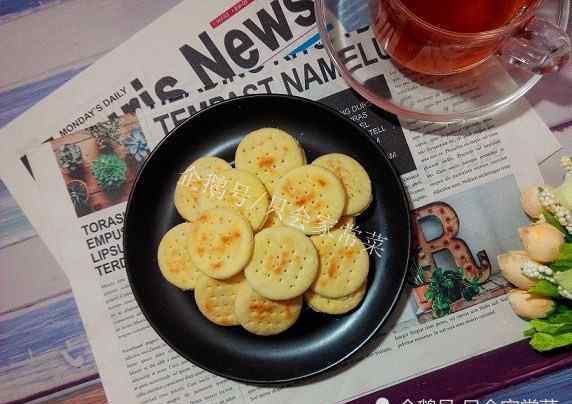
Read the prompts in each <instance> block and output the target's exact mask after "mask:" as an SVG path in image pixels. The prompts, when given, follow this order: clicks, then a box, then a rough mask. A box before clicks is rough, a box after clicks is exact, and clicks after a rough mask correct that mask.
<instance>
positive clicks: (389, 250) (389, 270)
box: [124, 95, 411, 383]
mask: <svg viewBox="0 0 572 404" xmlns="http://www.w3.org/2000/svg"><path fill="white" fill-rule="evenodd" d="M261 127H277V128H280V129H284V130H286V131H287V132H288V133H290V134H292V135H293V136H295V137H296V138H297V139H298V140H299V141H300V143H301V144H302V146H303V147H304V149H305V150H306V153H307V156H308V161H309V162H311V161H312V160H313V159H315V158H316V157H318V156H320V155H323V154H326V153H332V152H340V153H345V154H348V155H350V156H352V157H354V158H355V159H356V160H357V161H359V162H360V163H361V164H362V165H363V166H364V167H365V168H366V170H367V172H368V173H369V175H370V177H371V179H372V182H373V184H374V186H373V190H374V199H373V203H372V204H371V206H370V207H369V208H368V209H367V211H366V212H365V213H364V214H362V215H361V216H359V218H358V220H357V224H358V226H359V229H360V230H361V231H362V234H361V238H362V240H364V242H365V241H367V240H366V239H365V237H364V236H365V235H366V232H377V233H380V234H383V235H384V236H385V237H387V238H388V239H389V240H388V241H387V242H386V243H385V251H384V252H383V254H382V257H381V258H378V257H377V256H376V255H375V254H373V255H371V265H370V276H369V279H368V282H369V288H368V292H367V295H366V298H365V300H364V301H363V302H362V304H361V306H360V307H359V308H358V309H357V310H355V311H353V312H352V313H349V314H346V315H343V316H328V315H321V314H318V313H314V312H313V311H312V310H310V309H309V308H307V307H305V308H304V310H303V312H302V315H301V317H300V319H299V320H298V322H297V323H296V324H295V325H294V326H293V327H292V328H290V329H289V330H287V331H286V332H284V333H283V334H280V335H277V336H274V337H258V336H255V335H253V334H249V333H248V332H246V331H245V330H243V329H242V328H241V327H230V328H229V327H219V326H217V325H214V324H212V323H210V322H209V321H208V320H206V319H205V318H204V317H203V316H202V315H201V314H200V312H199V311H198V309H197V307H196V305H195V301H194V298H193V293H192V292H181V291H179V290H177V289H176V288H175V287H173V286H171V285H170V284H168V283H167V282H166V281H165V280H164V279H163V277H162V275H161V273H160V272H159V269H158V266H157V258H156V251H157V247H158V245H159V241H160V240H161V237H162V236H163V234H165V232H167V231H168V230H169V229H170V228H171V227H173V226H175V225H176V224H178V223H181V222H182V221H183V220H182V219H181V217H180V216H179V215H178V214H177V211H176V210H175V206H174V204H173V192H174V190H175V184H176V182H177V180H178V178H179V175H178V173H182V172H183V171H184V170H185V168H186V167H187V166H188V165H189V164H190V163H192V162H193V161H194V160H196V159H197V158H199V157H202V156H206V155H216V156H219V157H221V158H223V159H226V160H227V161H233V160H234V152H235V150H236V147H237V145H238V143H239V142H240V140H241V139H242V138H243V137H244V136H245V135H246V134H247V133H248V132H250V131H252V130H254V129H258V128H261ZM126 215H127V217H126V223H125V236H124V247H125V259H126V264H127V274H128V276H129V281H130V283H131V287H132V289H133V293H134V294H135V298H136V299H137V302H138V303H139V306H140V307H141V310H142V311H143V313H144V314H145V316H146V317H147V320H148V321H149V323H151V325H152V326H153V328H154V329H155V330H156V331H157V333H158V334H159V335H160V336H161V337H162V338H163V339H164V340H165V342H166V343H167V344H169V345H170V346H171V347H172V348H173V349H174V350H176V351H177V352H178V353H179V354H181V355H182V356H184V357H185V358H187V359H188V360H189V361H191V362H192V363H194V364H196V365H198V366H200V367H202V368H204V369H206V370H208V371H210V372H213V373H216V374H218V375H221V376H225V377H228V378H231V379H235V380H239V381H244V382H254V383H279V382H291V381H295V380H299V379H302V378H305V377H308V376H311V375H315V374H317V373H319V372H322V371H324V370H326V369H329V368H331V367H333V366H334V365H336V364H339V363H341V362H342V361H343V360H345V359H347V358H348V357H349V356H350V355H352V354H353V353H355V352H356V351H357V350H358V349H359V348H360V347H362V346H363V345H364V344H365V343H366V342H367V341H368V340H369V339H370V338H371V337H372V336H373V335H374V334H375V332H376V331H377V330H378V329H379V328H380V326H381V325H382V324H383V322H384V321H385V319H386V318H387V316H388V315H389V313H390V311H391V310H392V308H393V306H394V305H395V303H396V301H397V299H398V297H399V294H400V292H401V290H402V288H403V284H404V279H405V276H406V272H407V265H408V260H409V248H410V239H411V233H410V218H409V207H408V203H407V198H406V196H405V191H404V188H403V185H402V183H401V181H400V180H399V177H398V175H397V174H396V172H395V170H394V169H393V167H392V166H391V164H390V163H389V161H388V159H387V157H386V156H385V154H384V153H383V151H382V150H381V149H380V148H379V146H378V145H377V144H376V143H375V142H374V141H373V140H372V139H371V138H370V137H369V136H368V135H367V134H365V133H364V132H362V130H361V129H360V128H359V127H358V126H357V125H355V124H354V123H353V122H351V121H350V120H348V119H346V118H345V117H343V116H342V115H340V114H339V113H338V112H336V111H334V110H333V109H331V108H329V107H326V106H324V105H321V104H318V103H316V102H313V101H309V100H305V99H302V98H296V97H288V96H279V95H257V96H249V97H241V98H236V99H233V100H229V101H226V102H222V103H220V104H216V105H215V106H213V107H211V108H208V109H205V110H203V111H201V112H199V113H197V114H196V115H194V116H193V117H191V118H190V119H189V120H187V121H186V122H185V123H184V124H182V125H181V126H179V127H178V128H177V129H175V130H174V131H173V132H172V133H171V134H170V135H169V136H168V137H166V138H165V139H164V140H163V141H162V142H161V143H160V144H159V145H158V146H157V147H156V148H155V150H154V151H153V152H152V153H151V156H150V157H149V159H148V160H147V162H146V163H145V165H144V166H143V167H142V169H141V171H140V173H139V176H138V178H137V180H136V183H135V186H134V188H133V190H132V192H131V196H130V198H129V204H128V206H127V214H126Z"/></svg>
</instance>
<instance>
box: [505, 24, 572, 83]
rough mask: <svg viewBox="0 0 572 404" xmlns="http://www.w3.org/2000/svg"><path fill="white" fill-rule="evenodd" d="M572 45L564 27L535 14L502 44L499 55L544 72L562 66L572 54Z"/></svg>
mask: <svg viewBox="0 0 572 404" xmlns="http://www.w3.org/2000/svg"><path fill="white" fill-rule="evenodd" d="M571 49H572V46H571V44H570V38H569V37H568V34H566V32H565V31H564V30H563V29H561V28H560V27H557V26H556V25H554V24H553V23H551V22H548V21H546V20H543V19H541V18H538V17H533V18H532V20H530V21H529V23H528V24H527V25H526V26H525V27H524V28H523V29H522V30H521V31H520V32H519V33H517V34H516V35H515V36H513V37H511V38H509V39H508V40H507V41H506V42H504V43H503V44H502V45H501V47H500V49H499V50H498V56H499V57H500V59H501V60H503V61H504V62H506V63H510V64H512V65H515V66H518V67H520V68H522V69H524V70H528V71H531V72H533V73H536V74H543V75H544V74H550V73H553V72H556V71H558V70H560V68H561V67H562V66H564V64H566V62H567V61H568V59H569V58H570V51H571Z"/></svg>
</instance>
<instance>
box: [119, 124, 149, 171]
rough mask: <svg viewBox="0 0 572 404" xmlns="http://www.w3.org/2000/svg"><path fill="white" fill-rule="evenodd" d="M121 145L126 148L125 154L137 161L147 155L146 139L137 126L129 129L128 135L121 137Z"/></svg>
mask: <svg viewBox="0 0 572 404" xmlns="http://www.w3.org/2000/svg"><path fill="white" fill-rule="evenodd" d="M123 146H124V147H125V149H126V150H127V154H129V156H131V157H132V158H133V159H135V161H137V162H139V163H140V162H142V161H143V160H145V158H146V157H147V156H148V155H149V146H147V141H146V140H145V137H144V136H143V133H141V129H139V128H134V129H133V130H131V133H130V134H129V136H127V137H126V138H125V139H123Z"/></svg>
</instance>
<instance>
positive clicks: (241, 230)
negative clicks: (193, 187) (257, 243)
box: [188, 208, 254, 279]
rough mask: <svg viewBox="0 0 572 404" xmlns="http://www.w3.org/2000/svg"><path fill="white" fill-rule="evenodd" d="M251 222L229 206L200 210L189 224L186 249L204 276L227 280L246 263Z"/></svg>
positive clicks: (250, 235)
mask: <svg viewBox="0 0 572 404" xmlns="http://www.w3.org/2000/svg"><path fill="white" fill-rule="evenodd" d="M253 237H254V236H253V234H252V228H251V227H250V224H249V223H248V222H247V221H246V219H244V218H243V217H242V216H241V215H239V214H238V213H236V212H235V211H233V210H231V209H224V208H219V209H212V210H208V211H206V212H203V213H201V214H200V215H199V217H197V219H196V220H195V222H194V223H193V225H192V229H191V233H190V236H189V239H188V252H189V254H190V256H191V259H192V261H193V264H195V266H196V267H197V268H198V269H200V270H201V272H203V273H204V274H205V275H208V276H210V277H212V278H216V279H227V278H230V277H231V276H233V275H236V274H237V273H239V272H240V271H242V269H243V268H244V267H245V266H246V264H247V263H248V261H249V259H250V256H251V254H252V247H253V244H254V243H253Z"/></svg>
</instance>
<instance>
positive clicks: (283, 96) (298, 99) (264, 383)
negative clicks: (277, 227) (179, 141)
mask: <svg viewBox="0 0 572 404" xmlns="http://www.w3.org/2000/svg"><path fill="white" fill-rule="evenodd" d="M243 99H261V100H264V99H266V100H268V99H289V100H294V101H296V102H300V103H302V104H312V105H313V106H315V107H317V108H319V109H322V110H324V111H325V112H326V113H328V114H333V115H336V116H337V117H339V118H341V119H343V120H345V121H346V122H348V123H349V124H351V126H353V127H354V129H355V130H356V132H358V133H359V134H360V135H361V136H363V137H364V138H366V139H367V141H368V142H369V143H370V144H371V145H372V146H373V147H374V148H375V149H376V150H377V151H378V152H379V154H380V156H381V157H382V158H383V159H385V160H386V163H387V165H388V167H389V168H390V172H391V176H392V177H393V180H395V181H396V183H397V185H398V187H399V191H400V192H399V193H400V199H401V202H402V203H403V206H406V207H407V209H408V212H409V206H410V204H409V197H408V196H407V192H406V191H405V186H404V185H403V182H402V181H401V178H400V177H399V174H398V173H397V170H396V169H395V167H394V166H393V164H392V163H391V161H389V158H388V157H387V155H386V154H385V152H384V150H383V149H382V148H381V147H380V146H379V145H378V144H377V143H376V142H375V141H374V140H373V139H372V138H371V137H370V136H369V135H368V134H366V133H364V131H363V129H362V128H361V127H360V126H359V125H358V124H356V123H355V122H354V121H352V120H351V119H349V118H347V117H346V116H344V115H343V114H341V113H340V112H338V111H337V110H335V109H334V108H332V107H330V106H328V105H325V104H322V103H319V102H317V101H313V100H310V99H307V98H303V97H298V96H293V95H286V94H253V95H246V96H240V97H236V98H231V99H228V100H224V101H221V102H218V103H216V104H214V105H211V106H209V107H207V108H205V109H202V110H200V111H198V112H197V113H195V114H194V115H192V116H191V117H189V118H187V119H186V120H185V121H183V122H182V123H181V124H180V125H179V126H177V127H175V128H174V129H173V130H172V131H171V132H169V133H168V134H167V135H166V136H165V137H164V138H163V139H161V140H160V141H159V143H157V145H156V146H155V147H154V148H153V150H152V151H151V152H150V154H149V156H148V157H147V159H145V161H144V163H143V164H142V165H141V167H140V168H139V170H138V172H137V175H136V177H135V180H134V182H133V186H132V187H131V191H130V192H129V199H128V201H127V206H126V208H125V220H124V224H123V229H128V227H129V226H128V224H129V216H130V215H129V212H130V210H131V205H132V201H133V195H134V194H135V191H136V189H137V186H138V184H139V183H140V179H141V177H142V176H143V172H144V171H145V168H146V167H147V164H148V163H149V162H150V161H151V159H153V158H154V156H155V155H156V154H158V153H159V150H160V149H161V147H162V145H163V144H164V143H165V142H167V141H168V139H169V138H170V137H171V136H175V135H176V134H177V133H178V132H180V131H181V130H184V129H185V128H186V127H187V126H188V125H190V124H192V122H193V119H196V118H198V117H199V116H201V115H203V114H207V113H210V112H211V111H212V110H215V109H217V107H219V106H222V105H226V104H230V103H240V102H242V100H243ZM406 218H407V226H405V228H406V229H407V238H406V239H407V246H406V247H407V248H406V249H405V251H408V254H407V256H406V257H405V265H404V266H403V268H400V269H401V278H400V282H399V288H398V290H397V291H396V293H395V296H394V298H393V301H392V302H391V305H390V306H389V309H388V310H387V312H386V313H385V315H384V316H383V317H381V318H380V319H379V320H378V322H377V325H376V326H375V327H374V328H373V330H372V331H371V332H370V333H369V334H368V335H367V336H366V337H365V338H364V339H363V341H362V342H361V343H360V344H358V345H357V346H356V347H355V348H354V349H353V350H351V351H350V352H349V353H347V354H346V355H345V356H343V357H341V358H339V359H338V360H336V361H334V362H332V363H330V364H329V365H327V366H323V367H322V368H321V369H318V370H314V371H311V372H305V373H303V374H300V375H299V376H296V377H290V378H285V379H272V380H266V379H265V380H260V379H251V378H247V377H239V376H234V375H230V374H227V373H225V372H222V371H219V370H217V369H212V368H211V367H209V366H205V365H203V364H201V363H198V362H196V361H194V360H192V359H191V358H189V357H188V356H187V354H186V353H185V352H182V350H179V349H178V348H177V346H176V345H175V343H174V342H172V341H170V340H169V339H168V338H166V337H165V336H164V335H163V333H162V332H161V330H160V328H159V327H158V326H156V325H155V323H154V322H153V321H152V319H151V318H150V317H149V315H148V313H147V311H146V310H145V308H144V306H143V304H142V301H143V299H142V297H141V296H139V294H138V292H137V291H136V289H135V288H134V284H133V279H132V276H131V273H130V270H129V267H130V266H129V260H128V254H127V253H126V251H127V244H128V240H129V233H128V232H127V231H124V232H123V250H124V252H125V253H124V259H125V272H126V273H127V279H128V281H129V286H130V288H131V291H132V293H133V296H134V297H135V300H136V302H137V305H138V306H139V309H140V310H141V312H142V313H143V315H144V316H145V319H146V320H147V322H148V323H149V324H150V325H151V327H152V328H153V330H154V331H155V332H156V333H157V335H159V337H161V339H162V340H163V342H165V343H166V344H167V345H168V346H169V347H170V348H171V349H173V350H174V351H175V352H177V353H178V354H179V355H181V356H182V357H183V358H185V359H186V360H187V361H189V362H190V363H192V364H193V365H195V366H198V367H199V368H201V369H204V370H206V371H208V372H210V373H213V374H215V375H217V376H221V377H224V378H227V379H230V380H234V381H237V382H242V383H247V384H255V385H260V386H272V385H285V384H291V383H295V382H300V381H302V380H307V379H309V378H312V377H315V376H318V375H322V374H324V373H325V372H327V371H329V370H332V369H334V368H336V367H337V366H339V365H341V364H342V363H343V362H345V361H347V360H348V359H349V358H350V357H352V356H353V355H355V354H356V353H357V352H358V351H360V350H361V349H363V348H364V347H365V346H366V345H367V344H368V342H370V341H371V339H372V338H373V337H374V336H375V334H377V332H378V331H379V330H380V329H381V327H382V326H383V325H384V324H385V323H386V322H387V320H388V319H389V317H390V316H391V314H392V313H393V312H394V310H395V307H396V306H397V303H398V301H399V299H400V297H401V295H402V293H403V290H404V288H405V281H406V279H407V275H408V273H409V266H410V260H411V248H412V240H413V239H412V237H413V232H412V221H411V216H410V215H409V214H407V215H406Z"/></svg>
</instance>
